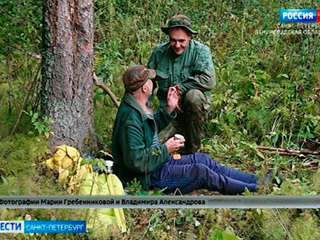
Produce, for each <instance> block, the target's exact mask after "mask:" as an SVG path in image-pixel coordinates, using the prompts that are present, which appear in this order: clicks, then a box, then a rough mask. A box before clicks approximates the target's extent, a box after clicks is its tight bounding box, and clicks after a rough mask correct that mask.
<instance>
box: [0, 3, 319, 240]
mask: <svg viewBox="0 0 320 240" xmlns="http://www.w3.org/2000/svg"><path fill="white" fill-rule="evenodd" d="M41 6H42V5H41V1H40V0H39V1H22V0H19V1H11V0H4V1H1V3H0V13H1V14H0V26H1V31H0V45H1V48H0V62H1V64H0V70H1V71H0V102H1V104H0V141H1V142H0V171H1V178H2V182H1V183H0V194H1V195H6V194H8V195H9V194H10V195H11V194H15V195H19V194H44V195H45V194H48V195H50V194H64V193H65V192H63V191H64V190H63V188H62V187H61V186H59V185H57V187H56V188H52V186H50V184H54V177H53V176H49V177H48V176H46V175H45V176H43V175H39V173H38V172H41V171H40V170H38V169H37V168H38V167H37V166H38V165H39V162H40V160H41V159H42V158H44V155H45V154H46V152H47V146H46V143H45V134H43V133H42V132H41V134H40V132H39V129H35V125H34V123H35V122H36V123H37V126H39V127H41V126H42V127H43V129H45V127H46V124H47V123H46V122H45V121H44V120H43V119H42V120H41V119H40V118H39V119H38V118H37V119H36V118H35V117H34V114H35V113H36V112H38V111H39V108H38V107H39V88H40V78H41V77H40V61H39V59H38V55H39V54H40V52H41V15H42V11H41ZM94 7H95V65H94V67H95V72H96V73H97V75H98V76H100V77H102V78H103V80H104V82H105V83H106V84H107V85H108V86H109V87H110V88H111V90H112V91H113V92H114V93H115V95H116V96H117V98H118V100H119V101H120V100H121V97H122V94H123V91H124V90H123V86H122V82H121V75H122V73H123V72H124V70H125V69H126V68H127V67H128V66H129V65H132V64H138V63H141V64H147V62H148V58H149V57H150V54H151V51H152V49H153V48H154V47H155V46H156V45H157V44H158V43H160V42H164V41H166V40H167V36H166V35H164V34H163V33H162V32H161V30H160V26H164V25H166V21H167V19H168V18H169V17H171V16H172V15H174V14H177V13H184V14H186V15H189V16H190V18H191V19H192V21H193V26H194V28H195V29H197V30H198V31H199V32H200V34H199V35H198V36H195V37H194V38H195V39H196V40H199V41H201V42H203V43H205V44H207V45H208V46H209V47H210V49H211V51H212V57H213V62H214V66H215V70H216V76H217V86H216V88H215V89H214V90H213V91H212V99H213V100H212V103H213V106H214V111H213V116H212V119H211V120H210V121H209V122H207V124H206V125H205V131H204V134H203V142H202V148H201V151H202V152H206V153H208V154H209V155H210V156H212V157H213V158H214V159H217V160H218V161H220V162H222V163H225V164H227V165H229V166H233V167H236V168H238V169H241V170H248V171H251V172H253V171H254V172H257V173H258V175H260V176H262V175H263V174H264V173H265V172H266V171H268V170H269V169H273V171H274V173H276V172H280V173H281V174H282V175H283V177H284V178H285V181H284V183H283V184H282V186H281V188H278V187H276V186H275V185H272V184H270V186H267V187H265V188H263V189H262V190H260V191H259V192H258V193H257V194H273V195H316V194H319V189H320V179H319V176H318V175H319V171H318V158H316V156H310V155H308V156H290V155H289V156H285V155H280V154H279V153H276V152H273V153H265V152H261V151H260V150H259V149H258V148H257V146H259V145H264V146H269V147H277V148H290V149H296V150H302V149H309V150H312V151H318V150H319V135H320V112H319V111H320V108H319V103H320V84H319V80H320V79H319V76H320V70H319V69H320V40H319V32H320V24H319V23H318V24H280V23H279V9H280V8H288V9H289V8H294V9H297V8H301V9H302V8H317V7H318V6H317V4H316V3H315V1H311V0H307V1H302V0H299V1H286V2H283V1H274V0H268V1H266V0H262V1H257V0H242V1H223V0H219V1H208V0H201V1H194V0H188V1H180V0H178V1H173V0H169V1H162V0H160V1H149V0H145V1H141V0H131V1H124V0H108V1H107V0H96V1H94ZM279 29H280V30H282V31H283V32H285V31H287V30H292V29H294V30H297V31H298V32H299V31H300V33H301V32H302V34H298V33H297V32H296V33H295V34H286V35H285V34H280V33H279V32H278V33H277V32H276V31H274V30H279ZM308 29H309V30H310V31H311V30H314V31H313V33H314V34H308V33H307V31H306V32H305V33H303V31H304V30H308ZM94 101H95V126H96V130H97V134H98V137H99V140H100V141H101V142H102V143H103V144H104V145H106V146H108V147H111V144H112V143H111V133H112V126H113V121H114V119H115V114H116V111H117V109H116V107H115V106H114V104H113V103H112V101H111V100H110V99H109V97H108V96H107V95H106V94H105V93H104V92H103V90H102V89H100V88H96V89H95V96H94ZM155 104H156V101H155ZM21 110H26V111H27V113H30V112H31V110H32V114H31V119H30V117H29V116H28V115H27V114H24V113H22V114H21V117H19V115H20V113H21ZM29 115H30V114H29ZM35 119H36V120H35ZM33 120H34V121H33ZM17 121H18V125H17V127H16V128H15V124H16V123H17ZM32 121H33V122H32ZM13 130H14V131H13ZM47 133H48V132H47ZM39 134H40V135H39ZM39 143H41V144H39ZM305 166H307V167H305ZM32 169H33V170H32ZM37 170H38V171H37ZM37 174H38V175H37ZM31 175H33V176H34V177H33V178H31V177H30V176H31ZM21 179H28V180H27V181H21ZM26 184H28V185H30V186H31V187H30V188H29V189H27V188H26ZM129 188H130V189H135V190H137V191H136V192H137V193H139V189H136V188H135V187H134V186H129ZM26 189H27V190H26ZM203 194H212V193H210V192H204V193H203ZM0 212H1V218H2V219H18V218H19V217H20V218H21V217H23V216H25V214H27V213H29V211H27V210H14V211H4V210H1V211H0ZM31 212H32V214H33V216H34V218H37V219H50V218H52V216H54V217H55V218H67V214H66V211H47V212H46V211H39V210H32V211H31ZM142 212H143V214H141V210H139V211H138V210H126V217H127V221H128V226H129V234H128V235H126V237H127V238H131V239H136V238H146V239H150V238H152V239H158V238H163V239H168V238H169V239H170V238H172V239H176V238H182V239H195V238H199V239H237V237H235V236H238V237H240V238H242V239H317V238H319V235H320V228H319V211H318V210H316V209H314V210H303V209H294V210H277V209H274V210H260V209H246V210H233V209H216V210H190V209H180V210H159V209H158V210H143V211H142ZM72 214H74V216H77V214H78V212H77V211H73V213H72ZM115 236H116V237H118V238H120V236H119V235H115ZM178 236H179V237H178ZM21 238H23V237H21ZM30 238H32V236H30Z"/></svg>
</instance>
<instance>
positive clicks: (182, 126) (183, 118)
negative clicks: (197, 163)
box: [159, 89, 211, 154]
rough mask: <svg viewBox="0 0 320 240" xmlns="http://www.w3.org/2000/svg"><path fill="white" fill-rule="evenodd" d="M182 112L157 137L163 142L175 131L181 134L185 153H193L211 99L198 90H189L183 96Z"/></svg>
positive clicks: (209, 110) (196, 146)
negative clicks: (183, 139) (183, 138)
mask: <svg viewBox="0 0 320 240" xmlns="http://www.w3.org/2000/svg"><path fill="white" fill-rule="evenodd" d="M181 107H182V110H183V113H181V114H178V116H177V117H176V119H174V120H173V121H172V122H171V123H170V124H169V125H168V126H167V127H166V128H165V129H163V130H162V131H161V132H160V134H159V138H160V141H161V142H165V141H166V140H167V139H168V138H170V137H172V136H173V135H174V134H176V133H180V134H182V135H183V136H184V137H185V139H186V141H185V143H184V144H185V150H186V152H187V154H190V153H195V152H197V151H198V150H199V148H200V145H201V132H202V127H203V124H204V122H205V121H206V119H207V118H208V115H209V114H210V112H211V100H210V99H209V98H208V97H207V96H206V95H205V94H204V93H203V92H201V91H200V90H197V89H192V90H189V91H188V92H187V93H186V95H185V96H184V98H183V104H182V106H181Z"/></svg>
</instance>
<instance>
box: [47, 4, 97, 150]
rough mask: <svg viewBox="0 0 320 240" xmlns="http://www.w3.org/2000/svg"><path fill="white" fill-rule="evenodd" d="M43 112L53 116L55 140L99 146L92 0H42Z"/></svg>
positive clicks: (55, 143) (53, 144) (56, 142)
mask: <svg viewBox="0 0 320 240" xmlns="http://www.w3.org/2000/svg"><path fill="white" fill-rule="evenodd" d="M43 11H44V14H43V16H44V17H43V52H42V84H41V113H42V115H43V116H45V115H47V116H50V117H52V118H53V119H54V121H55V122H54V124H53V125H52V131H53V134H50V138H49V140H50V145H51V148H52V150H53V148H54V147H56V146H58V145H61V144H67V145H70V146H73V147H76V148H77V149H78V150H79V151H80V152H90V151H91V150H92V149H95V146H96V143H95V142H96V141H95V137H94V124H93V0H43Z"/></svg>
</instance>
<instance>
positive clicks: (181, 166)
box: [112, 65, 257, 194]
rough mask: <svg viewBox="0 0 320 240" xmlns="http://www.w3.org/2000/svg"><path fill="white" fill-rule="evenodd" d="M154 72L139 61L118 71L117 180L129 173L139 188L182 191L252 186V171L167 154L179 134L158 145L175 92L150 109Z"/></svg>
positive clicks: (171, 112)
mask: <svg viewBox="0 0 320 240" xmlns="http://www.w3.org/2000/svg"><path fill="white" fill-rule="evenodd" d="M154 77H155V71H154V70H152V69H147V68H146V67H144V66H141V65H136V66H131V67H129V69H128V70H127V71H126V72H125V73H124V75H123V83H124V86H125V89H126V92H125V94H124V97H123V99H122V102H121V105H120V107H119V109H118V113H117V117H116V121H115V123H114V127H113V138H112V145H113V146H112V154H113V157H114V163H115V164H114V173H115V174H116V175H117V176H118V177H119V178H120V179H121V181H122V183H123V184H124V185H126V183H130V182H131V181H132V180H134V179H135V178H136V179H137V180H138V181H140V182H141V183H142V186H143V188H144V189H146V190H147V189H149V188H160V189H162V188H166V191H165V192H166V193H172V192H174V191H175V190H176V189H177V188H178V189H180V191H181V192H182V193H188V192H191V191H193V190H197V189H202V188H206V189H209V190H212V191H219V192H220V193H223V194H241V193H243V192H244V191H245V188H248V190H249V191H255V190H256V188H257V186H256V184H257V176H256V175H255V174H250V173H245V172H241V171H237V170H235V169H232V168H228V167H224V166H221V165H220V164H219V163H217V162H215V161H213V160H212V159H211V158H210V157H209V156H208V155H206V154H204V153H194V154H189V155H180V156H179V157H178V158H175V159H174V158H173V157H172V156H171V154H172V153H174V152H176V151H178V150H179V148H181V147H182V146H183V145H184V139H176V138H174V137H171V138H169V139H168V140H167V141H166V142H165V143H163V144H161V143H160V142H159V139H158V130H159V131H160V130H161V129H162V128H164V127H165V126H166V125H167V124H168V123H169V122H170V121H171V120H172V119H174V118H175V116H176V113H175V111H174V109H176V108H177V105H178V99H179V96H178V92H177V89H176V88H174V87H170V88H169V90H168V93H167V97H166V107H163V108H160V110H159V111H157V112H155V113H152V111H151V110H150V109H148V107H147V102H148V98H149V97H150V95H151V94H152V90H153V83H152V80H151V79H153V78H154Z"/></svg>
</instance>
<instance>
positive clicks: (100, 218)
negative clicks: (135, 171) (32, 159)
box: [44, 145, 126, 233]
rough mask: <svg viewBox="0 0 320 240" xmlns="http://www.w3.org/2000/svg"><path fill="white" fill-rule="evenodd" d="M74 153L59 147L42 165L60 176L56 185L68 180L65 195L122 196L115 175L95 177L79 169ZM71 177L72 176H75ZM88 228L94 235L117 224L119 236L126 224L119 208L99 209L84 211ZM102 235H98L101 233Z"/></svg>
mask: <svg viewBox="0 0 320 240" xmlns="http://www.w3.org/2000/svg"><path fill="white" fill-rule="evenodd" d="M81 161H82V158H81V157H80V154H79V152H78V150H77V149H75V148H73V147H70V146H67V145H61V146H58V147H56V152H55V154H54V155H53V156H52V157H51V158H50V159H48V160H46V161H45V162H44V163H45V164H46V165H47V166H49V167H50V168H51V169H54V170H56V171H57V172H58V173H59V178H58V180H59V181H62V180H68V178H70V180H69V183H68V188H67V191H68V193H69V194H71V195H74V194H78V195H124V194H125V193H124V190H123V186H122V183H121V181H120V180H119V178H118V177H117V176H116V175H114V174H98V173H96V172H93V171H92V166H91V165H90V164H89V165H82V166H81ZM74 172H75V174H74V175H72V174H71V173H74ZM86 220H87V228H93V229H94V232H95V233H99V232H101V231H102V232H105V231H106V229H107V228H106V225H111V224H116V225H117V227H118V228H119V229H120V230H121V232H126V222H125V218H124V213H123V209H122V208H99V209H88V210H87V211H86ZM102 232H101V233H102Z"/></svg>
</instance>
